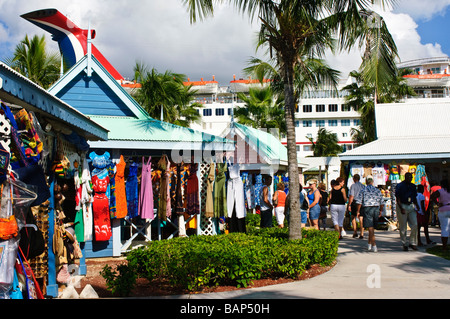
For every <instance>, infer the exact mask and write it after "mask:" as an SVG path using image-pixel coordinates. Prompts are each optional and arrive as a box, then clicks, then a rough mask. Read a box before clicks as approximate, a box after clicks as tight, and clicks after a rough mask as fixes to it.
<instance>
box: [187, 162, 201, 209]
mask: <svg viewBox="0 0 450 319" xmlns="http://www.w3.org/2000/svg"><path fill="white" fill-rule="evenodd" d="M186 213H188V214H189V215H191V216H192V215H197V214H199V213H200V199H199V185H198V177H197V164H191V165H190V168H189V177H188V180H187V189H186Z"/></svg>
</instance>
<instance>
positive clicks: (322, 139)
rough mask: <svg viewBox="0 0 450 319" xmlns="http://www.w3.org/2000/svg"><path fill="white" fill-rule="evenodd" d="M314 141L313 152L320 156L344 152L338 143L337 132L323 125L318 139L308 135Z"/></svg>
mask: <svg viewBox="0 0 450 319" xmlns="http://www.w3.org/2000/svg"><path fill="white" fill-rule="evenodd" d="M308 139H309V141H310V142H311V143H312V150H313V154H314V156H316V157H320V156H337V155H338V154H339V153H341V152H342V147H341V146H340V145H339V144H338V141H339V140H338V138H337V136H336V134H335V133H333V132H330V131H328V130H326V129H325V128H323V127H321V128H320V129H319V131H318V132H317V138H316V141H314V139H313V138H312V137H308Z"/></svg>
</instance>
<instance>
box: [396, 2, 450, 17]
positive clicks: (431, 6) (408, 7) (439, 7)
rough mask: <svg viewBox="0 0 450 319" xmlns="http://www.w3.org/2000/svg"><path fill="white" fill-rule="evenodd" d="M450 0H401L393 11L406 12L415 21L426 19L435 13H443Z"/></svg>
mask: <svg viewBox="0 0 450 319" xmlns="http://www.w3.org/2000/svg"><path fill="white" fill-rule="evenodd" d="M449 5H450V0H431V1H423V0H402V1H399V2H398V3H397V5H396V6H395V7H394V9H393V12H394V13H406V14H408V15H409V16H411V17H412V18H413V19H414V20H416V21H421V20H423V21H427V20H430V19H431V18H433V16H435V15H443V14H444V13H445V9H446V8H447V7H448V6H449Z"/></svg>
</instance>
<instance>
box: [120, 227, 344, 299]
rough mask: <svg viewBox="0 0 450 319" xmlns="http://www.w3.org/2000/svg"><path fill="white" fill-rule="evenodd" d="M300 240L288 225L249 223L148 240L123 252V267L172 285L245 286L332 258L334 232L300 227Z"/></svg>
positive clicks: (189, 288)
mask: <svg viewBox="0 0 450 319" xmlns="http://www.w3.org/2000/svg"><path fill="white" fill-rule="evenodd" d="M302 237H303V238H302V239H301V240H289V239H288V229H287V228H283V229H279V228H275V227H274V228H269V229H258V228H257V227H252V229H251V230H250V231H249V232H248V234H243V233H231V234H224V235H216V236H191V237H188V238H173V239H170V240H162V241H153V242H151V243H149V244H148V245H147V246H146V247H144V248H139V249H135V250H133V251H131V252H130V253H129V254H128V255H127V261H128V266H129V267H130V269H133V271H134V272H136V274H137V275H138V276H139V277H142V278H146V279H148V280H149V281H151V280H154V279H165V280H168V281H169V283H170V284H171V285H173V286H175V287H178V288H182V289H185V290H187V291H191V292H194V291H198V290H199V289H201V288H202V287H212V286H217V285H235V286H237V287H247V286H248V285H249V284H251V282H252V281H253V280H256V279H261V278H280V277H290V278H296V277H297V276H299V275H300V274H301V273H302V272H303V271H304V270H305V269H307V268H308V267H309V266H310V265H313V264H321V265H330V264H332V263H333V261H334V260H335V259H336V256H337V248H338V236H337V233H336V232H334V231H329V232H328V231H317V230H309V229H304V230H303V231H302Z"/></svg>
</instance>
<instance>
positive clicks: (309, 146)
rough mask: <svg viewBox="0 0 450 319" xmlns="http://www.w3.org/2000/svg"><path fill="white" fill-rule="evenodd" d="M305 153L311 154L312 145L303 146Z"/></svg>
mask: <svg viewBox="0 0 450 319" xmlns="http://www.w3.org/2000/svg"><path fill="white" fill-rule="evenodd" d="M303 151H304V152H311V151H312V145H303Z"/></svg>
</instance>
